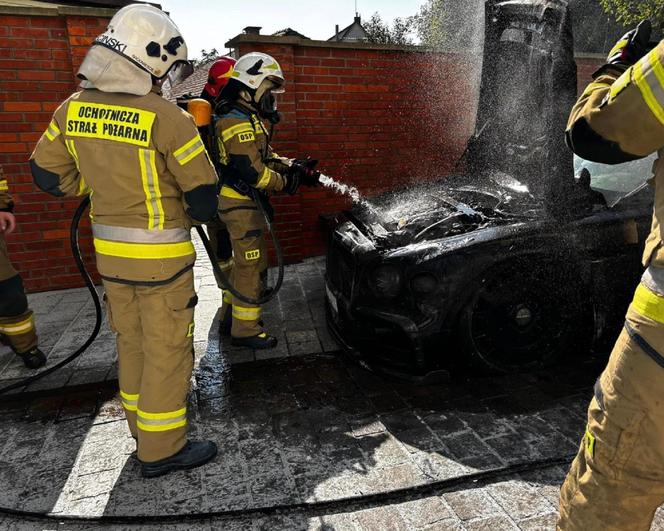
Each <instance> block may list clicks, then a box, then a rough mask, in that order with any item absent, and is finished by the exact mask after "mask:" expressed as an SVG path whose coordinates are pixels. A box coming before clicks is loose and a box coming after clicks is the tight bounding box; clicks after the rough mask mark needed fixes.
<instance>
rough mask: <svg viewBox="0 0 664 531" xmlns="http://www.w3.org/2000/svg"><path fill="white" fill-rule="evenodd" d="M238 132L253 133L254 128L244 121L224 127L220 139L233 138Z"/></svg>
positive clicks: (225, 140)
mask: <svg viewBox="0 0 664 531" xmlns="http://www.w3.org/2000/svg"><path fill="white" fill-rule="evenodd" d="M240 133H254V128H253V127H251V125H249V124H246V123H244V124H238V125H233V126H231V127H229V128H228V129H224V130H223V131H222V132H221V139H222V140H223V141H224V142H228V141H229V140H230V139H231V138H233V137H234V136H236V135H239V134H240Z"/></svg>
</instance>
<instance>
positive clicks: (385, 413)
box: [0, 355, 591, 529]
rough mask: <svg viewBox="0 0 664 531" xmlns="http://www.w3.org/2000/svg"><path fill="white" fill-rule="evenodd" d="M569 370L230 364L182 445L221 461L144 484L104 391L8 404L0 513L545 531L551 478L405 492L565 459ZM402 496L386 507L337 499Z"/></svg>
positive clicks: (577, 381) (571, 439) (572, 401)
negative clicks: (375, 370)
mask: <svg viewBox="0 0 664 531" xmlns="http://www.w3.org/2000/svg"><path fill="white" fill-rule="evenodd" d="M206 363H208V360H206V359H203V360H202V361H201V364H202V365H205V364H206ZM200 371H201V369H199V373H198V374H200ZM577 372H578V371H569V372H562V373H561V374H555V375H526V376H512V377H503V378H473V379H471V380H467V379H465V378H461V379H460V380H459V381H458V382H452V383H449V384H445V385H437V386H429V387H414V386H412V385H409V384H404V383H399V382H392V381H387V380H384V379H382V378H380V377H378V376H376V375H373V374H371V373H369V372H367V371H365V370H364V369H362V368H360V367H358V366H357V365H355V364H354V363H353V362H351V361H347V360H346V359H345V358H343V357H340V356H336V355H318V356H309V357H303V358H288V359H284V360H269V361H262V362H250V363H244V364H239V365H236V366H235V367H234V368H233V383H232V385H231V387H230V391H231V392H230V393H227V392H226V389H225V388H222V387H219V386H214V385H212V386H211V387H216V388H214V389H210V388H201V386H200V380H199V381H198V383H197V386H196V389H195V392H194V393H192V395H191V407H192V411H194V412H195V416H194V418H193V419H192V435H193V436H195V437H205V438H211V439H213V440H215V441H216V442H217V444H218V445H219V447H220V450H221V451H220V455H219V457H218V458H217V459H216V460H215V462H214V463H212V464H210V465H207V466H205V467H203V468H201V469H196V470H192V471H189V472H182V473H178V474H172V475H170V476H166V477H165V478H159V479H155V480H150V481H146V480H142V479H140V478H139V477H138V465H137V463H136V462H135V461H134V460H133V459H131V458H130V457H129V454H130V453H131V452H132V451H133V449H134V443H133V440H132V439H131V438H130V436H129V432H128V430H127V429H126V427H125V424H124V421H123V419H122V412H121V407H120V404H119V402H118V400H117V398H115V397H114V390H113V389H104V388H102V389H100V390H98V391H92V390H86V391H79V392H76V393H71V394H69V395H67V394H60V396H59V397H57V398H53V397H47V398H41V399H32V400H30V401H29V402H27V403H24V402H23V401H21V400H14V401H12V402H9V403H7V402H5V404H4V405H2V406H0V420H1V421H2V423H3V426H4V427H5V428H6V429H5V433H6V439H5V441H4V446H3V447H2V450H1V451H0V455H2V460H3V462H2V464H1V465H0V484H2V485H4V486H5V487H4V488H3V489H2V492H1V493H0V505H2V506H3V507H6V508H11V509H15V510H21V511H29V512H40V513H41V512H44V513H51V514H53V515H57V516H60V517H66V516H85V517H103V518H112V517H131V518H150V517H169V516H172V515H178V518H182V516H183V515H199V514H206V515H209V516H206V518H208V521H203V522H201V521H194V522H187V526H186V527H187V528H199V527H200V528H201V529H209V528H214V526H215V525H217V524H219V525H221V527H220V528H223V529H229V528H231V529H232V528H237V529H245V528H251V526H252V525H253V526H254V528H259V529H263V528H267V527H268V526H267V524H268V523H269V528H270V529H299V528H303V529H307V528H314V529H318V528H326V529H356V528H359V529H420V528H421V529H425V528H427V526H429V525H430V524H433V525H435V528H436V529H518V528H521V529H544V528H548V527H538V526H541V525H545V526H550V525H553V521H554V519H555V511H556V503H557V501H556V500H557V489H558V485H559V483H560V481H561V479H562V477H563V475H564V468H561V467H560V466H554V467H551V468H546V469H544V470H541V471H539V472H537V473H533V474H530V475H527V474H526V475H522V476H516V477H515V478H509V480H505V481H502V482H497V483H494V484H490V485H488V486H486V487H481V488H471V489H468V487H472V486H473V484H472V483H471V484H466V485H461V486H460V488H456V489H453V490H452V491H450V492H443V491H441V492H436V489H435V488H434V492H433V494H431V493H426V492H425V494H427V495H422V494H419V495H418V493H417V492H416V491H415V492H409V490H408V489H413V488H415V489H417V488H418V487H420V488H421V487H423V486H426V485H433V484H435V483H436V482H439V481H444V480H449V479H450V478H459V477H463V476H465V475H467V474H472V473H474V472H477V471H482V470H489V469H494V468H500V467H504V466H507V465H510V464H516V463H522V462H525V461H532V460H541V459H546V458H558V457H566V456H568V455H570V454H572V453H573V452H574V450H575V447H576V446H577V444H576V440H577V439H578V437H579V434H580V433H581V430H582V428H583V424H584V420H583V410H584V408H585V405H586V401H587V397H588V388H589V385H590V384H591V381H590V380H591V379H590V378H589V377H585V378H583V377H578V376H577V375H576V374H577ZM399 489H406V490H405V491H404V492H403V493H402V494H398V495H396V496H395V497H394V499H393V500H391V501H392V503H391V504H389V505H386V504H384V503H381V500H380V499H377V500H373V501H371V500H368V501H366V500H365V501H364V502H362V501H360V502H359V503H355V502H352V501H350V500H348V499H353V498H357V497H365V496H367V495H384V494H385V493H390V492H393V491H395V490H399ZM340 500H346V501H343V502H341V503H339V502H340ZM321 502H322V503H330V502H335V503H337V504H338V505H333V506H332V508H331V509H332V511H333V512H334V513H335V514H334V515H330V514H325V512H323V514H324V515H325V517H324V518H323V516H322V515H313V516H312V514H311V513H312V512H313V513H315V512H316V509H315V507H313V508H312V507H309V508H307V509H306V510H305V509H302V508H300V510H299V511H292V510H291V511H289V510H288V509H284V511H282V513H281V514H279V515H277V516H275V515H273V514H271V509H270V508H271V507H275V506H281V507H287V506H292V505H293V504H316V503H321ZM346 506H347V508H348V509H350V512H347V511H345V510H344V509H345V508H346ZM324 509H325V508H324V507H323V511H324ZM229 511H231V512H233V513H232V514H231V515H230V516H218V515H219V514H220V513H226V512H229ZM247 511H253V512H250V513H249V515H247ZM266 511H267V512H269V513H270V514H269V515H267V516H266V515H265V514H263V513H265V512H266ZM238 512H239V513H240V514H241V515H245V516H240V515H238V514H237V513H238ZM131 518H130V519H129V520H128V521H127V522H124V524H125V528H132V527H131V526H132V525H134V524H136V523H137V522H136V521H134V522H133V523H129V522H131ZM275 518H277V520H276V521H275V520H274V519H275ZM321 518H323V520H321ZM279 519H281V521H282V522H283V524H279V525H277V523H276V522H277V521H279ZM10 521H13V520H10ZM298 522H299V523H298ZM334 522H336V523H334ZM343 522H346V523H345V524H344V523H343ZM381 522H382V523H381ZM180 523H182V520H180ZM387 523H389V525H387ZM6 524H7V525H9V523H6ZM190 524H191V526H194V527H190ZM231 524H232V525H234V526H237V527H229V526H231ZM305 524H306V525H305ZM383 524H385V525H387V527H383ZM114 525H115V526H116V527H117V526H119V527H120V528H121V527H122V525H123V523H117V524H114ZM86 526H89V524H84V525H79V526H78V527H77V525H76V524H68V526H66V527H63V529H70V528H71V529H83V528H86ZM293 526H294V527H293ZM312 526H313V527H312ZM317 526H318V527H317ZM325 526H328V527H325ZM330 526H331V527H330ZM353 526H355V527H353ZM9 528H10V529H11V527H9Z"/></svg>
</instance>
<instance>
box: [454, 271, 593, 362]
mask: <svg viewBox="0 0 664 531" xmlns="http://www.w3.org/2000/svg"><path fill="white" fill-rule="evenodd" d="M585 300H588V298H585ZM591 315H592V313H591V312H589V310H588V305H587V303H585V302H584V296H583V291H582V289H580V283H579V281H578V279H577V278H576V275H574V274H573V273H572V272H571V271H570V270H569V269H567V268H564V267H561V264H559V263H553V262H538V261H532V260H529V261H528V262H527V263H511V264H509V265H505V266H503V267H501V268H499V269H498V270H497V271H496V270H493V271H489V272H487V274H486V275H484V276H483V277H482V278H481V279H480V288H479V289H477V290H476V291H475V293H474V294H473V295H472V296H471V297H470V300H469V302H468V303H467V304H466V305H465V307H464V309H463V310H462V312H461V316H460V320H459V329H458V333H459V335H460V340H461V343H462V347H465V348H463V350H464V351H465V352H464V354H469V356H470V358H469V359H470V362H471V363H470V364H471V365H472V366H475V367H477V366H480V367H481V368H484V369H486V370H489V371H491V372H510V371H515V370H524V369H532V368H538V367H546V366H549V365H551V364H553V363H555V362H556V361H558V360H559V359H560V358H561V357H562V356H563V355H564V354H565V353H566V352H569V351H571V350H572V349H573V350H574V351H575V354H580V353H578V352H577V351H578V350H580V349H584V350H586V351H587V350H588V349H589V347H590V341H591V340H592V338H591V336H592V332H591V330H592V328H591V327H590V326H589V316H591ZM590 322H591V321H590Z"/></svg>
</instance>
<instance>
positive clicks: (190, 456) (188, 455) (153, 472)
mask: <svg viewBox="0 0 664 531" xmlns="http://www.w3.org/2000/svg"><path fill="white" fill-rule="evenodd" d="M216 455H217V445H216V444H215V443H213V442H212V441H187V444H185V445H184V448H182V450H180V451H179V452H178V453H177V454H175V455H172V456H171V457H167V458H165V459H160V460H159V461H155V462H153V463H143V462H141V475H142V476H143V477H144V478H156V477H158V476H163V475H164V474H168V473H169V472H175V471H176V470H189V469H190V468H196V467H199V466H203V465H204V464H205V463H208V462H210V461H212V459H214V458H215V456H216Z"/></svg>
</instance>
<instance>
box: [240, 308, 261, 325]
mask: <svg viewBox="0 0 664 531" xmlns="http://www.w3.org/2000/svg"><path fill="white" fill-rule="evenodd" d="M260 317H261V309H260V308H245V307H243V306H233V318H235V319H239V320H240V321H258V320H259V319H260Z"/></svg>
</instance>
